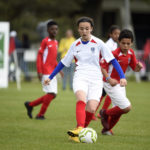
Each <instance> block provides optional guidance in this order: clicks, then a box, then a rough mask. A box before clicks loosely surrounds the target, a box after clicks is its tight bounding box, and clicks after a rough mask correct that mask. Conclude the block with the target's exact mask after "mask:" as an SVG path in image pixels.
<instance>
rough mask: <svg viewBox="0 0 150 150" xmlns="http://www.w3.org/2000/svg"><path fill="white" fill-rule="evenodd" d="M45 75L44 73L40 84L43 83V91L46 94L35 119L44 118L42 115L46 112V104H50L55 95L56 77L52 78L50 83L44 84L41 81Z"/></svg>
mask: <svg viewBox="0 0 150 150" xmlns="http://www.w3.org/2000/svg"><path fill="white" fill-rule="evenodd" d="M46 77H48V76H47V75H44V76H43V77H42V85H43V91H44V92H45V93H47V94H46V95H45V97H44V98H43V102H42V106H41V109H40V112H39V113H38V115H37V116H36V119H41V120H43V119H45V117H44V115H45V113H46V110H47V108H48V106H49V105H50V102H51V101H52V100H53V99H54V98H55V97H56V94H57V79H56V77H55V78H53V80H52V81H51V83H50V85H46V86H45V85H44V84H43V82H44V79H45V78H46Z"/></svg>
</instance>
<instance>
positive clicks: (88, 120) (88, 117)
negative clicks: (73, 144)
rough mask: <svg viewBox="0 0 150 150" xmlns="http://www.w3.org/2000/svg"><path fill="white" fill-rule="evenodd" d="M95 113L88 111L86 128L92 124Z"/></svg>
mask: <svg viewBox="0 0 150 150" xmlns="http://www.w3.org/2000/svg"><path fill="white" fill-rule="evenodd" d="M93 115H94V113H91V112H88V111H86V119H85V125H84V127H85V128H86V127H87V126H88V125H89V123H90V122H91V120H92V118H93Z"/></svg>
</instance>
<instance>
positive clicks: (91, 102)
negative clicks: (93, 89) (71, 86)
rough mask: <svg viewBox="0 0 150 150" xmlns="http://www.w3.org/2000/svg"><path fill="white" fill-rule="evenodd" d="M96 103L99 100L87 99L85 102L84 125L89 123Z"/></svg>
mask: <svg viewBox="0 0 150 150" xmlns="http://www.w3.org/2000/svg"><path fill="white" fill-rule="evenodd" d="M98 103H99V102H98V101H97V100H89V101H88V102H87V107H86V119H85V125H84V127H87V126H88V125H89V124H90V122H91V120H92V119H93V116H94V114H95V111H96V108H97V106H98Z"/></svg>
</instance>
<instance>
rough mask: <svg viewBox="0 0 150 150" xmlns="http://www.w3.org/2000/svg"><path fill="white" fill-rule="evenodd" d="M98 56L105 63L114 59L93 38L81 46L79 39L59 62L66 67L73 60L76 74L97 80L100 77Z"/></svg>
mask: <svg viewBox="0 0 150 150" xmlns="http://www.w3.org/2000/svg"><path fill="white" fill-rule="evenodd" d="M100 56H101V57H103V58H105V60H106V61H107V62H110V61H111V60H112V59H114V56H113V55H112V53H111V51H110V50H109V48H108V47H107V46H106V44H105V43H104V42H103V41H102V40H100V39H98V38H96V37H95V36H91V39H90V41H89V42H88V43H87V44H83V43H82V41H81V38H79V39H77V40H76V41H75V42H74V43H73V44H72V46H71V47H70V49H69V50H68V53H67V54H66V56H65V57H64V58H63V59H62V60H61V61H62V63H63V64H64V65H65V66H67V67H68V66H70V64H71V62H72V60H73V59H75V63H76V69H75V71H76V74H83V75H85V76H86V77H87V78H92V79H98V78H100V77H102V73H101V69H100V63H99V62H100V58H101V57H100Z"/></svg>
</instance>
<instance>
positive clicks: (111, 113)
mask: <svg viewBox="0 0 150 150" xmlns="http://www.w3.org/2000/svg"><path fill="white" fill-rule="evenodd" d="M106 114H107V115H108V116H114V115H122V114H124V111H123V110H122V109H120V108H119V107H118V106H115V107H113V108H111V109H107V110H106Z"/></svg>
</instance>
